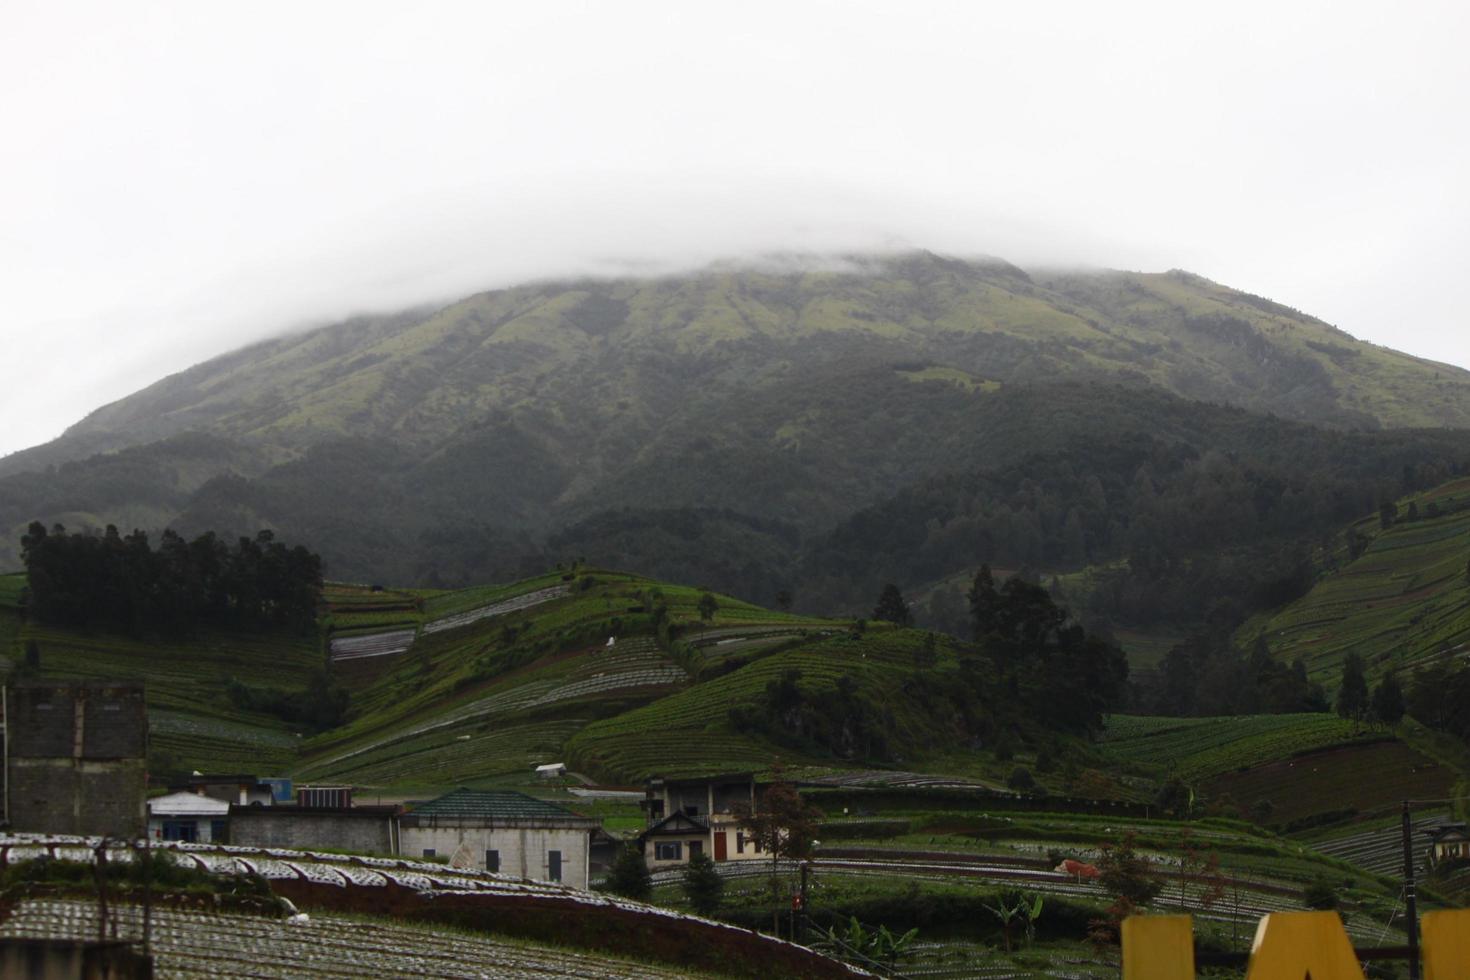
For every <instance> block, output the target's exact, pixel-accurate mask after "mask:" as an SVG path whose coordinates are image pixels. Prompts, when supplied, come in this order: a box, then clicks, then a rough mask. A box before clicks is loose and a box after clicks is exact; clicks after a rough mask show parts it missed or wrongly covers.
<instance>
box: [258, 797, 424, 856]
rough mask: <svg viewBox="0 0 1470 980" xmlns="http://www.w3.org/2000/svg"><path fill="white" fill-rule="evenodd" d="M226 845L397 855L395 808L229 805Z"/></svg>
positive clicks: (396, 816)
mask: <svg viewBox="0 0 1470 980" xmlns="http://www.w3.org/2000/svg"><path fill="white" fill-rule="evenodd" d="M229 810H230V843H232V844H243V845H246V846H250V847H291V848H299V849H302V850H316V849H326V850H332V851H356V852H359V853H362V854H384V855H388V854H397V853H398V813H399V809H398V807H396V806H354V807H331V806H326V807H315V806H300V805H297V806H238V805H237V806H232V807H230V808H229Z"/></svg>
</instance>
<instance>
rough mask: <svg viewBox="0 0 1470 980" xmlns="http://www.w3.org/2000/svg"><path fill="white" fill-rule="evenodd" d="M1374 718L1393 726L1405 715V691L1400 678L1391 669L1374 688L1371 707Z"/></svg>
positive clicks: (1382, 723) (1383, 723)
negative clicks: (1400, 684)
mask: <svg viewBox="0 0 1470 980" xmlns="http://www.w3.org/2000/svg"><path fill="white" fill-rule="evenodd" d="M1369 710H1370V712H1371V713H1372V715H1373V720H1374V721H1376V722H1378V723H1379V724H1380V725H1387V726H1388V727H1390V728H1392V727H1393V726H1395V725H1397V724H1398V723H1399V721H1400V720H1401V719H1402V718H1403V717H1404V692H1403V689H1402V688H1401V687H1399V679H1398V677H1397V676H1395V675H1394V674H1393V672H1392V671H1390V672H1389V673H1388V674H1386V675H1384V678H1383V680H1381V681H1379V682H1378V686H1377V687H1376V688H1374V689H1373V701H1372V704H1371V705H1370V707H1369Z"/></svg>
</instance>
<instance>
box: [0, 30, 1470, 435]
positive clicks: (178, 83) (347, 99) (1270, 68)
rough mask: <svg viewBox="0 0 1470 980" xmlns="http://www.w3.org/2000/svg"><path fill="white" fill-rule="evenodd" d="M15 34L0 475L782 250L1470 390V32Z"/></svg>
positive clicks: (6, 183) (0, 243)
mask: <svg viewBox="0 0 1470 980" xmlns="http://www.w3.org/2000/svg"><path fill="white" fill-rule="evenodd" d="M7 9H8V12H9V14H10V16H9V17H8V18H7V21H8V22H7V30H6V32H5V33H4V37H3V38H0V85H3V91H5V92H6V93H7V95H6V97H5V99H4V101H3V102H0V126H3V130H0V131H3V132H5V133H6V134H7V138H8V139H9V140H11V141H12V142H13V146H14V148H15V152H11V153H7V154H5V155H4V157H3V162H0V168H3V177H4V179H3V181H0V213H4V214H5V215H6V220H5V221H4V222H3V224H0V268H3V269H4V270H5V273H4V289H3V298H4V304H3V307H0V329H3V331H4V336H5V341H6V349H7V352H8V353H9V354H10V358H9V359H8V360H9V362H10V363H11V365H12V372H11V374H10V377H9V378H8V379H7V384H6V385H4V386H0V414H3V417H5V418H6V419H7V420H8V424H7V426H6V427H5V429H4V431H3V433H0V453H5V452H12V451H15V450H18V449H21V448H24V447H26V446H29V445H33V444H35V443H38V442H41V441H44V440H46V439H49V438H52V437H54V436H55V435H57V434H59V433H60V431H61V430H62V429H63V428H64V427H65V426H67V425H69V424H71V423H73V422H75V421H77V420H78V419H80V418H81V417H82V416H83V415H85V414H86V413H87V412H89V411H91V410H92V409H95V408H97V407H99V406H100V405H102V404H104V403H106V402H109V401H112V400H115V399H117V398H120V397H123V396H125V395H127V394H129V393H131V392H132V391H135V390H137V389H138V388H141V387H143V386H144V385H146V384H148V383H151V382H152V381H155V380H157V379H158V378H160V377H163V376H165V375H167V374H169V373H172V372H175V371H178V370H181V369H183V368H185V367H188V366H189V365H191V364H194V363H197V362H199V361H201V360H204V359H206V358H208V357H211V356H214V355H216V354H220V353H223V352H225V351H227V350H230V349H233V348H235V347H238V346H240V345H242V344H245V343H248V342H251V341H254V340H258V339H261V338H263V337H267V336H271V335H275V334H279V333H281V332H284V331H287V330H293V329H301V328H303V327H305V326H309V325H313V324H319V323H324V322H330V321H332V320H335V319H339V318H342V317H345V316H348V315H351V314H354V313H359V312H374V311H384V310H395V309H400V308H404V307H409V306H417V305H420V304H426V303H438V302H445V301H448V300H452V299H454V298H457V297H459V296H462V295H465V294H467V293H471V292H474V291H478V290H482V289H489V288H496V287H502V286H507V285H513V284H515V283H517V282H522V281H526V280H530V279H542V278H548V277H559V276H567V275H588V274H591V275H651V274H665V273H669V272H675V271H680V270H686V269H695V268H700V267H703V266H705V265H707V264H709V263H711V262H718V261H722V260H729V259H732V258H734V259H740V258H749V257H752V256H759V255H766V254H770V253H799V254H807V255H816V256H821V255H830V254H834V253H843V252H854V251H866V250H882V251H890V250H893V249H897V248H909V247H916V248H929V249H932V250H935V251H939V252H944V253H948V254H958V255H979V254H988V255H995V256H998V257H1001V258H1005V259H1007V260H1009V261H1011V262H1015V263H1017V264H1020V265H1022V266H1028V265H1029V266H1036V265H1084V266H1097V267H1118V268H1130V269H1146V270H1162V269H1167V268H1175V267H1177V268H1186V269H1189V270H1191V271H1193V272H1197V273H1199V274H1201V275H1205V276H1208V277H1209V278H1212V279H1215V280H1217V281H1220V282H1223V283H1226V284H1228V285H1230V286H1233V287H1236V288H1241V289H1246V290H1249V291H1251V292H1254V293H1258V294H1261V295H1266V296H1269V297H1271V298H1273V299H1276V300H1279V301H1281V302H1284V303H1287V304H1289V305H1291V306H1294V307H1297V308H1300V309H1303V310H1305V311H1307V312H1309V313H1312V314H1314V315H1317V316H1320V317H1322V318H1324V319H1326V320H1328V321H1329V322H1332V323H1334V324H1336V325H1338V326H1340V327H1342V328H1343V329H1346V330H1348V331H1349V332H1350V333H1353V334H1355V335H1357V336H1359V337H1362V338H1364V339H1368V340H1372V341H1374V342H1378V343H1382V344H1386V345H1390V346H1394V347H1397V348H1399V349H1402V350H1407V351H1409V352H1411V353H1416V354H1420V355H1423V356H1426V357H1430V358H1434V359H1438V360H1443V361H1447V362H1452V363H1457V364H1461V365H1470V345H1467V342H1466V341H1465V339H1464V338H1465V336H1466V334H1467V331H1466V329H1465V328H1466V323H1465V317H1464V314H1463V312H1462V309H1461V303H1460V300H1459V295H1458V293H1459V288H1458V280H1459V278H1460V276H1459V275H1458V273H1459V272H1460V266H1461V264H1462V257H1463V256H1464V255H1465V254H1467V252H1470V190H1467V186H1466V183H1465V181H1464V178H1463V175H1464V173H1466V172H1470V142H1467V137H1466V136H1465V134H1464V133H1463V131H1462V127H1458V126H1456V125H1454V124H1453V120H1455V119H1457V118H1459V116H1460V115H1461V114H1462V111H1463V109H1462V107H1463V99H1464V96H1465V94H1466V93H1467V91H1470V67H1467V65H1466V62H1465V61H1464V59H1463V57H1462V54H1461V52H1460V50H1459V44H1458V39H1459V38H1461V37H1463V36H1464V31H1465V29H1466V28H1467V27H1470V14H1467V13H1466V12H1465V11H1464V10H1463V8H1462V7H1461V6H1460V5H1457V4H1452V3H1448V2H1446V3H1426V4H1420V5H1416V6H1415V8H1414V11H1413V13H1412V14H1405V13H1402V12H1400V13H1398V14H1395V15H1394V16H1390V15H1389V13H1388V12H1387V11H1386V10H1385V9H1384V8H1382V7H1381V6H1376V5H1368V4H1366V3H1365V4H1333V5H1326V4H1302V5H1296V6H1293V7H1291V8H1289V9H1283V8H1282V7H1281V6H1280V5H1270V6H1267V5H1265V4H1261V5H1253V4H1244V5H1236V6H1233V7H1231V8H1230V9H1229V10H1228V11H1224V10H1222V11H1218V12H1214V13H1205V12H1198V11H1191V10H1188V9H1184V8H1179V7H1178V6H1177V5H1171V4H1164V3H1157V4H1154V3H1134V4H1125V5H1123V6H1121V7H1120V6H1109V7H1106V8H1098V7H1094V6H1092V5H1087V4H1080V3H1079V4H1038V5H1030V6H1026V7H1024V8H1021V7H1017V6H1015V5H1007V6H1005V7H991V6H988V5H985V6H981V5H973V4H949V3H934V4H926V5H924V6H922V7H919V8H918V9H913V8H912V7H910V6H908V5H905V6H899V5H883V4H872V3H867V4H852V3H842V4H838V3H820V2H809V3H799V4H788V3H782V4H774V3H771V4H759V3H758V4H752V5H743V6H742V7H740V8H739V9H738V11H737V10H734V9H725V8H722V9H720V10H718V11H715V10H710V11H705V10H701V9H697V8H694V7H691V6H689V5H680V4H674V3H641V4H619V5H617V6H616V7H613V6H611V5H599V4H590V3H589V4H562V5H557V6H555V7H554V8H549V9H535V10H522V9H515V8H502V7H490V6H487V5H479V4H469V3H440V4H430V5H416V6H415V7H414V8H413V9H412V10H409V9H407V8H403V7H400V6H396V5H389V4H377V5H375V4H320V5H311V6H310V7H307V8H301V7H299V6H297V5H288V4H278V5H272V4H265V5H258V6H255V7H251V8H249V9H248V10H244V9H241V10H231V11H225V10H224V9H223V8H218V7H213V6H204V5H197V4H187V3H155V4H146V5H136V6H135V5H129V6H128V7H126V8H123V7H118V6H116V5H109V4H104V3H97V4H90V5H89V4H72V5H65V6H61V5H55V4H46V3H18V4H10V5H8V8H7Z"/></svg>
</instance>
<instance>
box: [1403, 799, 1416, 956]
mask: <svg viewBox="0 0 1470 980" xmlns="http://www.w3.org/2000/svg"><path fill="white" fill-rule="evenodd" d="M1403 824H1404V910H1405V911H1404V914H1405V918H1406V919H1407V920H1408V921H1407V922H1406V923H1405V925H1406V926H1407V927H1408V931H1409V980H1419V904H1418V900H1417V899H1416V898H1415V895H1414V825H1413V821H1412V820H1411V819H1410V817H1409V801H1408V800H1405V801H1404V820H1403Z"/></svg>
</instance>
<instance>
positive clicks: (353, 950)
mask: <svg viewBox="0 0 1470 980" xmlns="http://www.w3.org/2000/svg"><path fill="white" fill-rule="evenodd" d="M97 918H98V914H97V904H96V903H95V902H84V901H80V900H70V901H68V900H55V899H53V900H32V901H26V902H22V903H20V905H19V907H18V908H16V910H15V911H14V912H13V913H12V915H11V917H10V918H9V919H8V920H6V921H5V922H4V923H3V924H0V937H4V938H21V937H24V938H28V939H78V940H86V939H95V938H96V936H97V928H98V922H97ZM110 918H111V919H112V920H113V921H115V922H117V923H118V927H119V930H120V933H121V934H122V935H126V936H141V935H142V933H143V910H142V908H141V907H140V906H136V905H124V906H121V907H117V908H114V909H113V911H112V915H111V917H110ZM149 935H150V937H151V946H152V950H153V954H154V973H153V975H154V976H155V977H158V978H160V980H162V978H174V977H177V978H192V977H201V976H231V975H241V974H238V973H236V972H235V971H236V970H237V969H238V968H239V967H241V966H243V965H245V964H248V965H249V970H250V973H249V975H250V976H252V977H263V978H265V977H281V978H290V977H303V976H312V977H464V978H480V977H492V976H493V977H504V978H507V980H544V978H548V977H589V978H606V980H639V978H642V977H651V978H667V980H675V978H678V977H684V976H708V974H703V973H697V974H691V973H689V972H688V971H685V970H682V969H680V968H678V967H673V966H669V967H659V966H655V965H652V964H649V963H633V962H629V961H626V960H619V959H618V958H616V957H612V956H599V955H597V954H595V953H579V952H575V951H573V950H567V949H558V948H556V947H548V946H541V945H536V944H532V943H528V942H516V941H514V940H509V939H496V938H492V937H489V936H476V935H473V934H466V933H463V932H450V931H446V930H438V931H436V930H434V929H433V928H431V927H428V926H417V927H415V926H413V925H405V924H402V923H398V922H393V921H391V920H387V919H365V918H362V917H357V916H347V915H333V914H330V913H322V912H316V913H313V914H312V915H310V916H309V917H307V918H306V919H305V920H296V921H293V920H286V919H273V918H265V917H263V916H252V915H231V914H224V913H217V912H202V911H196V910H182V909H171V908H155V909H154V910H153V913H152V923H151V928H150V929H149Z"/></svg>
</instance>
